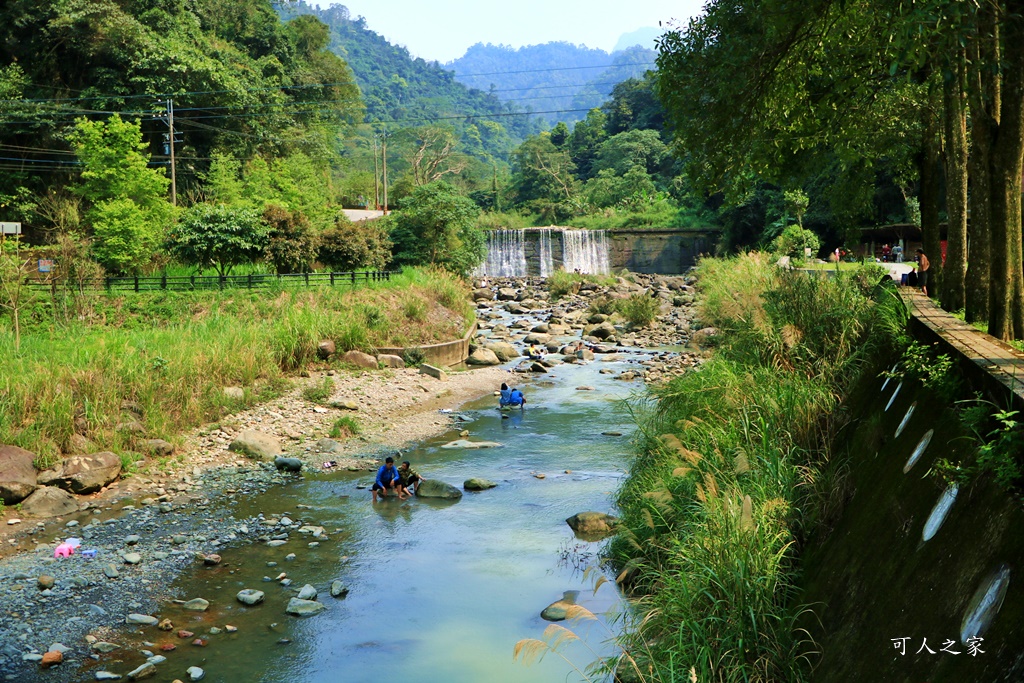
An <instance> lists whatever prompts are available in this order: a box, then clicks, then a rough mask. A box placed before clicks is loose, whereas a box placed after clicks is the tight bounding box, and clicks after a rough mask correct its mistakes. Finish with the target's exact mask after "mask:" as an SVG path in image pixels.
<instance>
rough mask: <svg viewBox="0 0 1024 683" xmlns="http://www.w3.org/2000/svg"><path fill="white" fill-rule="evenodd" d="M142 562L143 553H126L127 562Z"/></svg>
mask: <svg viewBox="0 0 1024 683" xmlns="http://www.w3.org/2000/svg"><path fill="white" fill-rule="evenodd" d="M140 562H142V555H140V554H138V553H125V554H124V563H125V564H139V563H140Z"/></svg>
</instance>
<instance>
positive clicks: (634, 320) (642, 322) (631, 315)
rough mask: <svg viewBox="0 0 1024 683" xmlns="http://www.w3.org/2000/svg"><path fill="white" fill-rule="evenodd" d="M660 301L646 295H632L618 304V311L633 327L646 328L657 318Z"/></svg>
mask: <svg viewBox="0 0 1024 683" xmlns="http://www.w3.org/2000/svg"><path fill="white" fill-rule="evenodd" d="M660 307H661V301H660V300H659V299H656V298H654V297H652V296H650V295H648V294H633V295H631V296H630V297H629V298H628V299H623V300H622V301H620V302H619V305H618V309H619V311H621V312H622V315H623V316H624V317H625V318H626V320H628V321H629V323H630V324H631V325H633V326H634V327H647V326H648V325H650V324H651V323H652V322H654V319H655V318H657V317H658V310H659V308H660Z"/></svg>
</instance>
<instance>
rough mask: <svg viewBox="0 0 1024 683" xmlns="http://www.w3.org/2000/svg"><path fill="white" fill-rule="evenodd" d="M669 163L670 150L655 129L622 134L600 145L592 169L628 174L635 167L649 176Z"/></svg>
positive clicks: (663, 168) (662, 169) (660, 170)
mask: <svg viewBox="0 0 1024 683" xmlns="http://www.w3.org/2000/svg"><path fill="white" fill-rule="evenodd" d="M668 160H669V156H668V148H667V147H665V143H664V142H662V141H661V136H659V135H658V132H657V131H654V130H630V131H626V132H624V133H619V134H617V135H613V136H612V137H610V138H608V139H607V140H605V141H604V142H602V143H601V146H600V147H598V149H597V155H596V158H595V159H594V162H593V167H592V168H593V170H594V171H595V172H600V171H602V170H605V169H611V170H613V171H615V173H617V174H618V175H625V174H626V173H627V172H628V171H629V170H630V169H631V168H633V167H634V166H639V167H640V168H642V169H643V170H644V171H646V172H647V173H648V174H655V173H660V172H662V171H664V170H666V169H665V163H666V161H668Z"/></svg>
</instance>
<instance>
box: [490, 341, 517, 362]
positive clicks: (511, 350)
mask: <svg viewBox="0 0 1024 683" xmlns="http://www.w3.org/2000/svg"><path fill="white" fill-rule="evenodd" d="M484 348H485V349H487V350H488V351H490V352H491V353H493V354H494V355H495V356H497V357H498V360H500V361H502V362H503V363H504V362H506V361H510V360H512V359H513V358H518V357H519V349H517V348H516V347H514V346H512V345H511V344H509V343H508V342H491V343H489V344H485V345H484Z"/></svg>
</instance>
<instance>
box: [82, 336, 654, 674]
mask: <svg viewBox="0 0 1024 683" xmlns="http://www.w3.org/2000/svg"><path fill="white" fill-rule="evenodd" d="M629 357H630V358H632V359H633V360H634V361H635V360H636V359H638V358H643V357H645V356H643V355H639V354H629ZM600 359H601V357H600V356H599V357H598V360H597V361H596V362H592V363H589V364H585V365H560V366H558V367H556V368H555V369H554V370H552V372H551V373H550V374H548V375H545V376H543V377H541V378H539V379H538V380H536V381H534V382H532V383H527V384H525V385H523V386H525V393H526V396H527V401H528V403H527V407H526V409H525V410H523V411H513V412H512V413H509V414H507V415H508V416H507V418H504V419H503V417H502V415H501V414H500V413H499V411H498V410H496V408H495V405H496V399H495V398H493V397H487V398H484V399H481V400H479V401H475V402H472V403H470V404H467V405H465V406H463V407H462V408H461V409H460V410H459V413H458V414H459V415H461V416H464V417H465V418H466V420H467V422H464V423H462V424H461V426H460V428H464V429H468V430H469V431H470V436H469V437H468V438H470V439H471V440H474V441H484V440H485V441H497V442H499V443H501V444H503V445H502V447H500V448H490V449H476V450H448V449H442V448H441V446H442V445H443V444H445V443H447V442H449V441H451V440H454V439H457V438H459V436H458V431H457V429H456V430H454V431H450V432H448V433H447V434H445V435H443V436H441V437H438V438H437V439H433V440H430V441H427V442H425V443H422V444H420V445H419V446H418V447H416V448H415V449H413V450H410V451H407V452H404V453H403V454H402V457H400V458H396V460H397V461H398V462H401V460H410V461H411V462H412V463H413V467H414V468H415V469H417V470H418V471H419V472H420V473H421V474H422V475H423V476H425V477H427V478H432V479H441V480H443V481H446V482H448V483H450V484H453V485H455V486H457V487H459V488H460V489H461V488H462V482H463V481H465V480H466V479H468V478H470V477H483V478H486V479H490V480H492V481H494V482H496V483H497V484H498V486H497V487H496V488H493V489H490V490H487V491H482V492H468V491H467V492H465V495H464V496H463V498H462V499H461V500H459V501H458V502H454V503H450V502H439V501H431V500H426V499H419V498H412V499H410V500H406V501H399V500H397V499H395V498H390V499H388V500H387V501H385V502H382V503H378V504H376V505H374V504H371V502H370V491H369V488H368V486H369V485H370V484H371V483H372V480H373V478H372V474H371V473H368V472H331V473H329V474H325V473H316V474H312V475H310V474H307V475H306V476H304V477H303V478H301V479H298V478H297V479H296V480H295V482H294V483H291V484H287V485H282V486H276V487H273V488H271V489H270V490H268V491H267V492H266V493H264V494H262V495H260V496H258V497H255V498H249V499H246V500H244V501H242V502H241V503H240V504H239V505H238V507H237V508H236V509H234V510H231V513H232V514H234V515H235V516H237V517H238V518H244V517H246V516H249V515H257V514H260V513H262V514H264V515H265V517H267V518H272V517H273V518H277V517H281V516H285V515H287V516H288V517H289V518H291V519H292V520H295V521H299V520H301V521H302V522H303V523H305V524H315V525H321V526H323V527H325V529H326V531H327V534H328V536H329V537H330V539H329V540H328V541H325V542H322V543H320V544H319V546H317V547H313V548H310V547H308V545H307V543H308V542H310V541H312V540H313V539H312V538H310V537H309V536H304V535H302V534H295V533H293V534H291V539H290V540H289V541H288V542H287V543H285V544H284V545H282V546H280V547H276V548H271V547H267V546H266V545H265V544H256V545H253V546H248V547H244V548H236V549H228V550H225V551H224V552H223V553H222V554H223V563H222V564H221V565H219V566H216V567H199V568H197V569H196V570H194V571H192V572H187V573H186V574H185V575H183V576H182V577H181V578H180V579H179V580H178V581H177V583H176V584H175V585H174V586H172V587H171V590H170V591H169V592H170V593H171V594H172V595H174V596H175V597H181V598H184V599H188V598H193V597H203V598H205V599H206V600H209V601H210V603H211V606H210V609H209V610H208V611H207V612H202V613H191V612H185V611H182V610H180V609H178V608H176V607H175V606H173V605H170V606H169V608H168V609H167V610H166V611H167V613H168V615H169V616H170V617H171V618H172V620H173V621H174V624H175V631H177V630H178V629H187V630H189V631H192V632H194V633H195V634H196V636H203V637H206V634H208V632H209V629H210V627H213V626H216V627H220V628H223V626H224V625H225V624H232V625H233V626H236V627H238V631H237V632H235V633H220V634H217V635H213V636H209V642H208V645H207V646H206V647H194V646H192V645H190V644H189V643H190V641H191V639H184V640H183V639H180V638H178V637H176V635H175V633H174V632H171V633H164V632H156V631H155V630H150V631H147V632H146V635H145V636H144V637H146V638H149V639H153V638H158V640H156V641H155V642H154V641H153V640H150V641H149V643H147V644H145V645H144V644H142V643H139V644H138V647H139V648H147V646H149V647H148V649H150V650H152V651H155V652H159V649H160V645H161V644H164V643H174V644H175V645H177V650H176V651H175V652H167V653H163V654H165V655H166V656H167V657H168V660H169V661H168V662H167V663H165V664H161V665H160V666H159V667H158V673H157V675H156V676H154V677H153V678H152V680H155V681H168V682H169V681H172V680H174V679H181V680H189V677H188V675H187V673H186V670H187V669H188V667H190V666H199V667H202V668H203V669H204V671H205V678H204V680H206V681H214V682H224V683H229V682H237V681H266V682H268V683H269V682H281V681H288V682H290V683H291V682H294V683H319V682H327V681H331V682H336V681H354V682H358V681H371V680H374V681H380V680H416V681H417V682H418V683H435V682H437V683H441V682H445V683H453V682H460V681H465V682H467V683H468V682H479V681H489V682H495V683H512V682H519V681H522V682H526V681H529V682H531V683H537V682H544V681H550V682H551V683H556V682H559V683H561V682H563V681H573V680H584V679H583V677H582V676H581V675H580V674H579V673H577V672H576V671H575V670H574V668H575V667H578V668H580V669H584V668H585V667H586V666H588V665H589V664H591V663H592V662H594V661H595V660H596V659H597V658H598V656H600V655H609V654H611V653H612V652H613V646H612V644H611V643H610V640H611V639H612V638H613V636H614V634H615V633H616V629H617V628H618V626H617V624H616V623H615V622H614V620H613V618H612V617H613V615H614V614H615V613H616V612H617V611H618V610H620V609H622V608H623V601H622V599H621V597H620V595H619V594H618V592H617V590H616V589H615V587H614V581H609V582H607V583H604V584H603V585H602V586H601V587H600V588H599V589H598V590H597V591H596V593H595V592H594V590H593V586H594V581H595V579H596V578H597V577H598V576H599V575H600V574H596V573H593V572H591V574H590V575H588V576H584V574H583V569H585V568H586V567H589V566H598V565H599V564H600V558H599V553H600V549H601V544H600V543H587V542H584V541H581V540H578V539H576V538H575V536H574V534H573V532H572V530H571V529H570V528H569V527H568V526H567V525H566V523H565V519H566V518H567V517H570V516H571V515H573V514H575V513H577V512H582V511H586V510H595V511H599V512H614V508H613V499H614V492H615V491H616V489H617V488H618V486H619V484H620V481H621V478H622V477H623V476H624V468H625V464H626V462H627V458H628V450H629V435H630V433H631V432H632V429H633V425H632V421H631V419H630V418H629V415H628V414H627V413H626V412H625V411H624V410H623V406H622V399H624V398H627V397H628V396H629V395H630V393H631V392H633V391H638V390H642V387H643V385H642V383H632V382H623V381H616V380H614V379H612V377H613V375H609V374H600V373H599V371H600V370H601V369H602V368H609V369H614V370H616V371H620V370H622V369H623V368H624V367H626V366H627V364H626V363H624V362H622V361H613V362H601V360H600ZM631 367H635V366H631ZM581 385H586V386H590V387H593V390H589V391H581V390H577V387H578V386H581ZM605 431H618V432H622V433H623V434H624V435H623V436H604V435H602V432H605ZM540 474H542V475H543V478H539V477H538V476H536V475H540ZM359 486H367V488H365V489H360V488H358V487H359ZM290 553H294V554H295V558H294V559H293V560H290V561H289V560H286V559H285V558H286V556H287V555H289V554H290ZM268 562H276V563H277V564H276V566H268ZM602 571H609V570H607V569H603V570H602ZM280 572H286V573H287V575H288V578H290V579H292V580H293V582H294V583H293V584H292V585H291V586H289V587H283V586H280V585H279V584H278V583H277V582H274V581H267V580H265V577H268V578H269V579H274V578H275V577H277V576H278V574H279V573H280ZM608 578H609V579H612V578H613V577H612V576H609V577H608ZM334 580H341V581H343V582H344V583H345V584H346V586H347V587H348V588H349V589H350V593H349V594H348V595H347V597H344V598H332V597H331V596H330V592H329V588H330V585H331V582H332V581H334ZM305 584H311V585H313V586H314V587H315V588H316V589H317V590H318V591H319V597H318V600H319V601H320V602H322V603H324V604H325V605H326V607H327V609H326V610H325V611H323V612H321V613H320V614H318V615H315V616H312V617H307V618H296V617H292V616H289V615H287V614H285V612H284V608H285V605H286V604H287V602H288V600H289V598H291V597H292V596H294V595H295V594H296V591H297V589H299V588H301V587H302V586H303V585H305ZM245 588H251V589H256V590H261V591H264V592H265V593H266V600H265V602H264V603H263V604H260V605H257V606H254V607H247V606H244V605H242V604H241V603H239V602H237V601H236V600H235V597H234V596H235V594H236V593H237V592H238V591H240V590H242V589H245ZM567 590H578V591H580V594H579V598H578V603H579V604H580V605H582V606H583V607H585V608H587V609H588V610H590V611H592V612H594V613H595V614H597V615H598V616H599V619H598V620H597V621H593V622H591V621H583V622H573V623H568V622H563V625H564V626H567V627H569V628H571V629H572V630H573V631H574V632H576V633H577V635H579V636H581V638H582V640H581V641H579V642H570V643H568V644H567V645H566V646H565V647H564V648H561V649H560V652H561V654H563V655H564V657H565V658H564V659H563V658H562V657H560V656H558V655H557V654H554V653H548V654H547V655H546V656H545V657H544V658H543V659H542V660H541V661H540V662H534V663H533V664H531V665H529V666H527V665H524V664H523V663H521V662H519V661H514V660H513V657H512V653H513V648H514V646H515V644H516V642H517V641H519V640H521V639H524V638H541V637H542V634H543V632H544V629H545V628H546V627H547V626H548V622H546V621H544V620H543V619H541V617H540V612H541V610H543V609H544V608H545V607H546V606H547V605H548V604H550V603H551V602H553V601H555V600H558V599H559V598H561V596H562V593H563V592H564V591H567ZM122 657H123V659H124V662H125V664H131V663H134V662H135V659H133V658H132V656H130V655H129V653H127V652H126V653H125V654H124V655H122ZM566 660H568V661H566ZM142 661H144V659H143V657H142V655H138V663H141V662H142ZM101 666H102V665H101ZM593 680H603V679H601V678H594V679H593Z"/></svg>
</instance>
